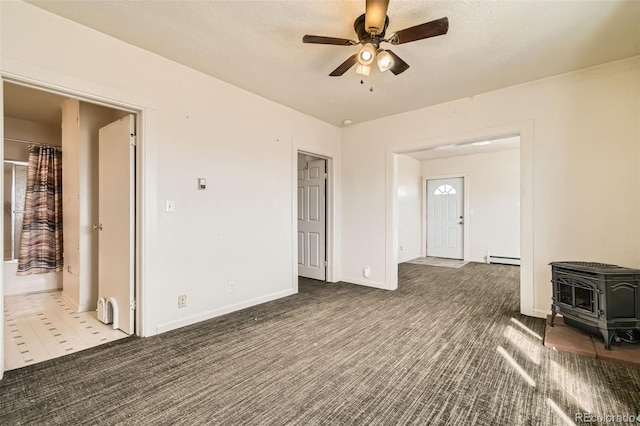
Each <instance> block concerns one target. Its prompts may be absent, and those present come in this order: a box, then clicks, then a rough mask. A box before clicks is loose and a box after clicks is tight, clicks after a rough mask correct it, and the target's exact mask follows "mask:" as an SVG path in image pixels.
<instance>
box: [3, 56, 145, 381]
mask: <svg viewBox="0 0 640 426" xmlns="http://www.w3.org/2000/svg"><path fill="white" fill-rule="evenodd" d="M9 62H10V63H11V64H9V65H12V66H14V68H17V69H23V70H25V71H27V72H26V73H25V74H28V73H29V72H31V71H32V70H31V69H30V67H28V66H26V67H25V65H24V64H22V63H18V62H16V63H14V62H13V61H3V67H5V69H4V70H0V85H1V84H2V83H4V82H7V83H13V84H17V85H21V86H25V87H29V88H32V89H35V90H41V91H45V92H50V93H54V94H57V95H62V96H68V97H72V98H75V99H79V100H80V101H84V102H89V103H93V104H97V105H102V106H106V107H108V108H115V109H119V110H123V111H127V112H130V113H132V114H134V115H135V117H136V177H135V179H136V182H135V187H136V200H135V203H136V214H135V235H134V238H135V241H136V243H135V268H136V272H135V274H136V275H135V297H136V314H135V334H136V335H137V336H142V337H144V336H146V335H147V331H146V328H145V322H146V317H145V314H146V310H145V301H146V294H145V289H146V285H145V273H144V270H145V269H144V265H145V264H146V250H145V236H146V229H145V221H143V220H142V219H143V218H144V217H145V215H146V214H147V207H146V205H147V203H146V196H147V194H146V193H145V192H144V187H145V186H144V184H145V173H146V165H147V159H146V155H147V153H146V149H145V147H146V145H145V138H146V134H147V128H146V122H147V119H146V115H147V111H148V110H147V108H148V106H147V107H143V106H140V105H143V104H144V103H145V102H144V101H143V102H139V103H138V104H134V103H129V102H123V101H119V100H115V99H110V98H105V97H102V96H99V95H95V94H91V93H87V92H86V91H82V90H79V89H75V88H72V87H68V86H63V85H56V84H53V83H48V82H45V81H43V80H40V79H34V78H30V77H28V76H27V75H24V74H17V73H13V72H9V71H7V69H9V68H11V67H10V66H7V65H8V63H9ZM40 71H42V70H40ZM49 74H50V76H51V78H52V79H53V78H54V77H55V79H60V78H61V76H60V75H57V74H55V73H49ZM63 80H66V79H63ZM71 82H73V83H75V85H77V87H80V86H82V83H86V82H82V81H80V80H75V79H72V80H66V83H71ZM96 89H97V88H96ZM101 89H102V90H104V88H101ZM123 97H125V96H124V94H123ZM129 97H130V96H129ZM3 100H4V97H3V92H2V88H1V87H0V101H3ZM0 104H3V102H0ZM0 132H1V133H3V134H4V113H3V107H2V106H0ZM0 160H4V140H3V141H2V142H0ZM2 179H3V178H2V177H0V184H2V183H3V182H2ZM1 231H2V225H0V232H1ZM0 268H2V269H3V268H4V265H3V266H0ZM2 269H0V272H1V271H2ZM3 297H4V282H3V279H2V275H1V274H0V306H2V300H3ZM3 327H4V318H3V317H1V316H0V338H3V337H4V336H3V333H2V330H3ZM0 341H2V340H0ZM3 374H4V349H3V347H0V379H1V378H2V376H3Z"/></svg>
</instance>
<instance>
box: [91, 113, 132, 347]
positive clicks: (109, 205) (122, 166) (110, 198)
mask: <svg viewBox="0 0 640 426" xmlns="http://www.w3.org/2000/svg"><path fill="white" fill-rule="evenodd" d="M134 134H135V119H134V116H133V115H128V116H126V117H123V118H121V119H120V120H118V121H115V122H113V123H111V124H108V125H107V126H105V127H103V128H101V129H100V132H99V154H98V155H99V170H98V193H99V195H98V203H99V206H98V215H99V217H100V224H99V230H100V232H99V234H98V235H99V237H98V247H99V248H98V258H99V260H98V295H99V297H103V298H105V300H106V301H108V300H110V298H115V300H116V302H117V310H118V315H117V317H116V316H115V315H114V319H113V320H114V323H115V322H116V321H117V325H118V328H119V329H120V330H122V331H124V332H125V333H127V334H133V332H134V317H135V315H134V306H133V300H134V272H135V260H134V242H135V240H134V235H135V221H134V208H135V146H133V143H132V141H133V135H134Z"/></svg>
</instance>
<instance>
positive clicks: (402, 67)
mask: <svg viewBox="0 0 640 426" xmlns="http://www.w3.org/2000/svg"><path fill="white" fill-rule="evenodd" d="M387 52H389V54H390V55H391V56H392V57H393V66H392V67H391V68H389V71H391V72H392V73H393V74H394V75H398V74H400V73H403V72H405V71H406V70H407V69H408V68H409V64H408V63H406V62H405V61H403V60H402V59H400V57H399V56H398V55H396V54H395V53H393V52H392V51H390V50H387Z"/></svg>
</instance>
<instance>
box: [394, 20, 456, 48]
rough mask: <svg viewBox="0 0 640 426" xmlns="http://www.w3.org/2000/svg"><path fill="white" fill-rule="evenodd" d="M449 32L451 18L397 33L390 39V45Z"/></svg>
mask: <svg viewBox="0 0 640 426" xmlns="http://www.w3.org/2000/svg"><path fill="white" fill-rule="evenodd" d="M447 31H449V18H446V17H445V18H440V19H436V20H435V21H431V22H426V23H424V24H420V25H416V26H415V27H411V28H406V29H404V30H400V31H397V32H395V33H394V34H392V35H391V37H389V43H391V44H403V43H409V42H410V41H416V40H422V39H425V38H429V37H435V36H439V35H443V34H446V33H447Z"/></svg>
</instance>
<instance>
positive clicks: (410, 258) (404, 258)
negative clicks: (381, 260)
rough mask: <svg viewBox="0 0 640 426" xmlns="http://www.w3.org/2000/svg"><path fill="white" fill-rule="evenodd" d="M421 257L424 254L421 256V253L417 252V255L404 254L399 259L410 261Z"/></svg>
mask: <svg viewBox="0 0 640 426" xmlns="http://www.w3.org/2000/svg"><path fill="white" fill-rule="evenodd" d="M419 257H422V256H420V253H418V254H415V255H409V256H404V257H402V258H401V259H400V258H399V259H398V263H404V262H408V261H410V260H413V259H417V258H419Z"/></svg>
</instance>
